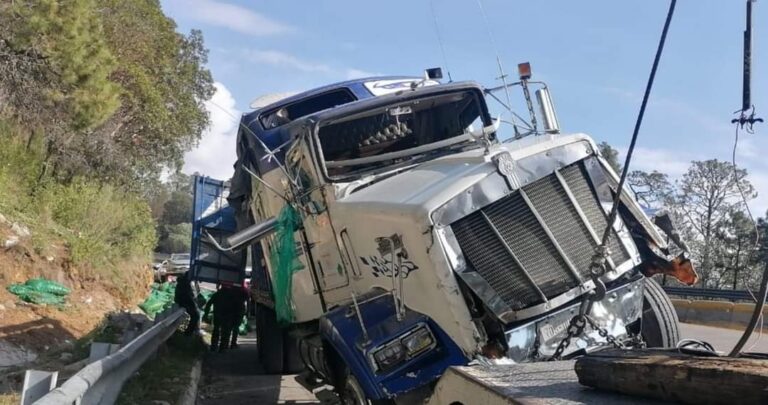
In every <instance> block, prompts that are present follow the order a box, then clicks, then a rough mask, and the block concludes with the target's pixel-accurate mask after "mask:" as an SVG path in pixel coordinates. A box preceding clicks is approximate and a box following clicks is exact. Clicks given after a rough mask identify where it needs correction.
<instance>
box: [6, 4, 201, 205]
mask: <svg viewBox="0 0 768 405" xmlns="http://www.w3.org/2000/svg"><path fill="white" fill-rule="evenodd" d="M206 59H207V51H206V49H205V48H204V46H203V39H202V35H201V33H200V32H199V31H193V32H191V33H190V34H189V35H182V34H179V33H177V32H176V25H175V23H174V22H173V20H171V19H169V18H168V17H166V16H165V15H164V14H163V12H162V9H161V7H160V3H159V2H158V1H157V0H68V1H58V0H37V1H33V0H17V1H15V2H12V3H7V2H0V99H2V100H3V101H4V103H3V104H2V105H0V114H6V115H8V116H12V117H14V119H15V120H16V121H18V122H21V123H23V124H24V126H25V128H24V129H25V130H28V131H29V132H30V134H29V135H27V134H25V139H31V138H30V137H31V135H32V134H37V136H38V137H39V138H42V139H41V141H42V144H43V150H42V152H43V153H44V160H43V163H42V165H41V167H40V168H39V169H40V170H39V175H38V179H39V181H45V180H46V179H48V178H52V179H53V180H54V181H59V182H60V181H64V182H69V181H72V179H74V178H76V177H81V178H86V179H97V180H98V181H100V182H108V183H111V184H114V185H118V186H120V187H122V188H129V189H131V190H134V191H140V192H146V190H147V188H148V187H151V186H152V185H154V184H155V183H156V179H157V177H158V175H159V174H160V172H161V171H162V170H163V168H165V167H171V168H177V167H180V165H181V162H182V158H183V154H184V152H185V151H187V150H189V149H190V148H191V147H193V146H194V145H195V143H196V142H197V140H198V139H199V137H200V135H201V133H202V131H203V130H204V129H205V128H206V127H207V125H208V115H207V111H206V109H205V107H204V105H203V102H204V101H205V100H207V99H209V98H210V97H211V95H212V94H213V90H214V89H213V85H212V82H213V81H212V78H211V74H210V72H209V71H208V70H206V69H205V67H204V64H205V63H206Z"/></svg>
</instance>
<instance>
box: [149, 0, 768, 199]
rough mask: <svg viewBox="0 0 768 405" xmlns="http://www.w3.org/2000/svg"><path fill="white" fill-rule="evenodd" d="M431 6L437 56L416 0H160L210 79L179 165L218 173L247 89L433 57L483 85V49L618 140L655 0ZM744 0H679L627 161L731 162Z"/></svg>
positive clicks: (757, 153) (678, 168)
mask: <svg viewBox="0 0 768 405" xmlns="http://www.w3.org/2000/svg"><path fill="white" fill-rule="evenodd" d="M432 4H433V5H434V10H435V14H436V16H437V22H438V26H439V30H440V33H441V35H442V39H443V45H444V47H445V50H446V61H444V60H443V58H442V56H441V53H440V48H439V45H438V41H437V35H436V32H435V23H434V20H433V14H432V13H431V11H430V1H429V0H412V1H402V0H397V1H394V0H393V1H387V2H371V1H359V0H358V1H352V0H335V1H331V0H324V1H322V0H321V1H298V0H282V1H257V0H251V1H246V0H215V1H214V0H162V5H163V8H164V10H165V12H166V13H167V14H168V15H169V16H170V17H172V18H173V19H175V20H176V22H177V24H178V25H179V30H180V31H182V32H186V31H189V30H190V29H192V28H198V29H201V30H202V31H203V34H204V36H205V40H206V44H207V46H208V48H209V49H210V55H209V59H210V60H209V67H210V69H211V71H212V72H213V76H214V79H215V80H216V82H217V89H218V91H217V94H216V95H215V96H214V99H213V100H212V102H211V103H209V109H210V111H211V117H212V121H213V122H212V126H211V129H210V130H209V131H208V133H207V134H206V135H205V137H204V139H203V140H202V141H201V145H200V147H199V148H197V149H196V150H195V151H193V152H191V153H190V154H188V156H187V165H186V167H185V170H187V171H194V170H200V171H203V172H205V173H208V174H210V175H212V176H220V177H225V176H227V175H228V174H229V173H231V169H230V167H231V161H232V160H233V159H234V136H235V130H236V123H235V118H232V116H235V117H237V116H239V114H240V113H242V112H243V111H247V110H248V104H249V102H250V101H251V100H252V99H253V98H255V97H257V96H259V95H263V94H267V93H273V92H283V91H300V90H305V89H310V88H313V87H316V86H320V85H323V84H328V83H332V82H335V81H339V80H344V79H347V78H352V77H362V76H367V75H372V74H373V75H375V74H409V75H410V74H413V75H417V74H420V73H421V72H422V70H423V69H424V68H426V67H432V66H443V68H444V70H445V67H446V62H447V67H448V68H449V69H450V71H451V74H452V76H453V79H454V80H475V81H478V82H480V83H481V84H484V85H487V86H493V85H496V84H498V81H496V80H495V79H494V78H495V77H497V76H498V71H497V68H496V64H495V52H496V49H497V50H498V53H499V55H500V57H501V60H502V62H503V63H504V65H505V67H506V70H507V72H508V73H510V74H514V72H515V70H516V68H515V66H516V64H517V63H518V62H522V61H530V62H531V63H532V65H533V71H534V78H535V79H538V80H544V81H546V82H547V83H548V85H549V86H550V88H551V90H552V93H553V96H554V99H555V103H556V106H557V112H558V116H559V119H560V123H561V126H562V127H563V130H564V131H565V132H585V133H588V134H590V135H592V136H593V137H594V138H595V139H596V140H598V141H601V140H605V141H608V142H609V143H611V144H612V145H614V146H615V147H616V148H617V149H619V150H625V149H626V145H627V144H628V143H629V137H630V135H631V131H632V127H633V125H634V120H635V116H636V114H637V110H638V108H639V104H640V98H641V96H642V93H643V90H644V87H645V82H646V80H647V76H648V72H649V71H650V67H651V62H652V58H653V54H654V52H655V49H656V45H657V41H658V37H659V34H660V32H661V28H662V24H663V21H664V17H665V15H666V11H667V8H668V4H669V3H668V1H661V0H646V1H639V0H634V1H616V0H612V1H608V0H601V1H572V0H571V1H568V0H546V1H536V2H532V1H519V0H516V1H512V0H507V1H504V0H482V4H483V6H484V8H485V10H486V13H487V15H488V22H489V24H488V25H486V24H485V21H484V19H483V16H482V14H481V13H480V11H479V8H478V3H477V0H433V1H432ZM744 7H745V5H744V1H742V0H680V1H679V2H678V5H677V10H676V13H675V19H674V21H673V24H672V27H671V29H670V33H669V37H668V40H667V46H666V48H665V52H664V56H663V59H662V63H661V65H660V70H659V74H658V76H657V80H656V84H655V87H654V92H653V94H652V98H651V102H650V104H649V107H648V111H647V113H646V120H645V122H644V124H643V128H642V131H641V134H640V140H639V142H638V150H637V154H636V159H635V160H634V162H633V164H632V168H636V169H644V170H652V169H658V170H661V171H664V172H667V173H669V174H670V175H672V176H679V175H681V174H682V173H683V172H684V171H685V169H686V168H687V166H688V162H689V161H690V160H694V159H708V158H718V159H721V160H730V156H731V147H732V144H733V138H734V127H733V126H732V125H731V124H730V120H731V118H733V115H732V112H733V111H735V110H736V109H738V108H739V107H740V105H741V52H742V30H743V29H744ZM754 19H755V21H756V24H757V26H756V27H755V32H754V49H753V72H754V78H753V96H752V98H753V103H754V104H755V105H756V106H757V108H758V113H761V112H762V113H763V116H765V117H768V91H766V86H767V85H768V73H766V69H765V68H764V66H765V64H764V61H766V60H768V41H765V40H764V39H765V38H767V37H766V33H768V26H765V24H763V22H765V21H768V4H762V3H761V2H758V3H756V4H755V12H754ZM488 28H490V30H491V31H492V32H493V36H494V38H495V41H494V42H495V45H496V46H495V47H494V46H493V43H492V42H491V41H490V40H489V34H488ZM494 48H496V49H494ZM517 98H518V99H520V97H517ZM517 105H518V107H519V108H518V112H519V113H523V112H524V111H525V110H524V109H522V104H520V103H517ZM761 107H762V108H761ZM758 115H760V114H758ZM756 132H757V133H756V134H754V135H747V134H743V136H742V140H741V142H740V147H739V153H738V161H739V162H738V163H739V165H741V166H744V167H746V168H747V169H749V171H750V174H751V179H752V181H753V183H754V184H755V186H756V187H757V189H758V192H759V193H760V196H759V197H758V199H756V200H755V201H754V202H753V203H752V204H751V205H752V207H753V208H754V209H756V210H757V212H758V213H760V214H763V213H765V211H766V208H768V159H766V157H764V152H763V151H765V150H766V149H765V148H766V147H768V140H766V138H765V136H764V135H763V134H766V133H768V132H767V131H764V130H763V128H762V127H758V129H757V131H756Z"/></svg>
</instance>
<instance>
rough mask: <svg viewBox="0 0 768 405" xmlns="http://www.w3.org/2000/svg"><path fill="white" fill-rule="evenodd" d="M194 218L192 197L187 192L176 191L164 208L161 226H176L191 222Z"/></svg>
mask: <svg viewBox="0 0 768 405" xmlns="http://www.w3.org/2000/svg"><path fill="white" fill-rule="evenodd" d="M191 218H192V195H191V194H189V192H185V191H174V192H172V193H171V198H170V199H169V200H168V201H167V202H166V203H165V205H164V207H163V217H162V219H161V221H160V223H161V224H166V225H176V224H180V223H182V222H189V221H190V220H191Z"/></svg>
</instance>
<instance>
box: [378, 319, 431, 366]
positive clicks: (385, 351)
mask: <svg viewBox="0 0 768 405" xmlns="http://www.w3.org/2000/svg"><path fill="white" fill-rule="evenodd" d="M436 345H437V341H436V340H435V336H434V335H433V334H432V331H430V330H429V327H428V326H427V325H426V324H419V325H418V326H416V327H415V328H413V329H411V330H409V331H408V332H406V333H404V334H403V335H402V336H400V337H398V338H396V339H394V340H392V341H390V342H388V343H386V344H383V345H381V346H379V347H377V348H375V349H374V350H372V351H371V352H370V353H371V354H370V355H369V356H370V359H371V362H372V363H373V367H374V369H375V370H376V371H386V370H389V369H391V368H393V367H395V366H397V365H398V364H401V363H403V362H405V361H407V360H410V359H412V358H414V357H416V356H418V355H419V354H421V353H424V352H426V351H429V350H431V349H433V348H434V347H435V346H436Z"/></svg>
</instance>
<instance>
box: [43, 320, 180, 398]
mask: <svg viewBox="0 0 768 405" xmlns="http://www.w3.org/2000/svg"><path fill="white" fill-rule="evenodd" d="M183 315H184V310H183V309H180V308H175V307H174V308H172V309H168V310H166V311H164V312H161V313H160V314H158V315H157V316H156V317H155V324H154V325H153V326H152V327H151V328H149V329H147V330H146V331H145V332H144V333H142V334H141V335H139V336H137V337H136V338H135V339H133V340H132V341H130V342H129V343H128V344H126V345H125V346H123V347H122V348H120V350H118V351H116V352H115V353H112V354H110V355H109V356H106V357H104V358H102V359H100V360H97V361H95V362H93V363H90V364H88V365H87V366H85V367H84V368H83V369H82V370H80V371H79V372H78V373H77V374H75V375H73V376H72V377H71V378H69V379H68V380H67V381H66V382H65V383H64V384H62V386H61V387H59V388H56V389H54V390H53V391H51V392H49V393H47V394H46V395H45V396H43V397H42V398H40V399H39V400H37V401H36V402H34V404H36V405H71V404H77V405H92V404H94V405H95V404H113V403H114V402H115V400H116V399H117V396H118V395H119V394H120V391H121V390H122V387H123V384H124V383H125V381H126V380H128V378H130V377H131V376H132V375H133V374H134V373H135V372H136V370H138V369H139V367H141V365H142V364H144V362H145V361H146V360H147V359H148V358H149V357H150V356H152V355H153V354H154V353H155V352H156V351H157V348H158V347H159V346H160V344H162V343H163V342H165V341H166V340H168V338H169V337H171V335H173V333H174V332H175V331H176V329H177V328H178V326H179V323H181V320H182V319H184V317H183Z"/></svg>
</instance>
